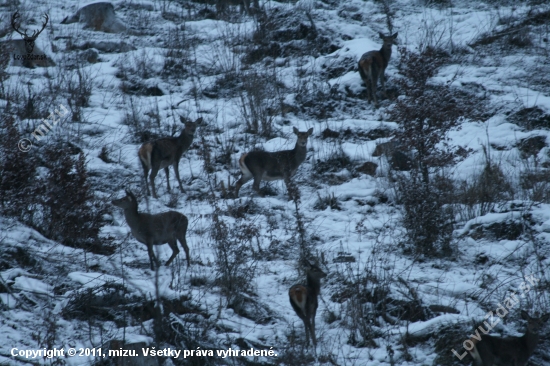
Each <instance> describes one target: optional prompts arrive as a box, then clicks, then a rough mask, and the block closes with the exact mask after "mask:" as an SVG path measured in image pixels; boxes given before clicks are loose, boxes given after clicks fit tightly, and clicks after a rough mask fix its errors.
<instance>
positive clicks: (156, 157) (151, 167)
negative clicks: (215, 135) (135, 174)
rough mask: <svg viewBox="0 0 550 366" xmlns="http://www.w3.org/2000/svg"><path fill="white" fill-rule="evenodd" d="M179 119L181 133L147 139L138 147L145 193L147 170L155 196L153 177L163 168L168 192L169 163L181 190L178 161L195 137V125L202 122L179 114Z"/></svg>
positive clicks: (154, 195) (148, 193)
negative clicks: (187, 118)
mask: <svg viewBox="0 0 550 366" xmlns="http://www.w3.org/2000/svg"><path fill="white" fill-rule="evenodd" d="M180 121H181V123H183V124H184V125H185V128H184V129H183V131H181V134H180V135H179V136H178V137H165V138H160V139H157V140H154V141H149V142H146V143H144V144H143V145H141V147H140V148H139V151H138V156H139V160H140V162H141V166H142V168H143V175H144V176H145V186H146V187H147V195H151V193H150V192H149V185H148V183H147V175H148V173H149V171H151V176H150V181H151V188H152V190H153V197H155V198H157V191H156V189H155V178H156V176H157V174H158V171H159V170H160V169H163V168H164V173H166V185H167V187H168V192H170V175H169V172H168V167H169V166H170V165H172V166H173V167H174V172H175V173H176V179H177V180H178V183H179V187H180V190H181V191H182V192H183V186H182V185H181V179H180V172H179V162H180V159H181V156H182V155H183V153H184V152H186V151H187V150H188V149H189V147H190V146H191V143H193V137H195V131H196V130H197V125H199V124H201V123H202V118H199V119H197V120H196V121H195V122H191V121H186V120H185V119H184V118H183V117H181V116H180Z"/></svg>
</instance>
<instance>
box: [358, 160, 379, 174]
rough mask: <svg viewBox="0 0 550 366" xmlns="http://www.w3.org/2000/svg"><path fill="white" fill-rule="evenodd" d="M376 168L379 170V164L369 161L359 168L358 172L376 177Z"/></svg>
mask: <svg viewBox="0 0 550 366" xmlns="http://www.w3.org/2000/svg"><path fill="white" fill-rule="evenodd" d="M376 168H378V164H376V163H373V162H372V161H367V162H366V163H364V164H363V165H361V166H360V167H359V168H357V171H358V172H361V173H365V174H368V175H370V176H371V177H374V176H375V175H376Z"/></svg>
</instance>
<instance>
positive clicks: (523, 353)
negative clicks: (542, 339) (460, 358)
mask: <svg viewBox="0 0 550 366" xmlns="http://www.w3.org/2000/svg"><path fill="white" fill-rule="evenodd" d="M521 317H522V318H523V319H525V320H527V329H526V330H525V334H524V335H523V336H521V337H508V338H500V337H494V336H490V335H481V340H479V338H470V340H471V341H472V342H473V343H474V348H473V350H469V351H468V352H470V354H471V355H472V357H473V358H474V361H475V363H476V365H477V366H493V365H513V366H525V365H527V360H528V359H529V357H531V355H532V354H533V352H534V351H535V348H536V346H537V343H538V342H539V331H540V330H541V329H542V326H543V325H544V323H545V322H546V321H548V318H549V317H550V314H546V315H543V316H541V317H540V318H531V317H530V316H529V314H527V312H526V311H525V310H522V311H521Z"/></svg>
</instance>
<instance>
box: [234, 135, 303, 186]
mask: <svg viewBox="0 0 550 366" xmlns="http://www.w3.org/2000/svg"><path fill="white" fill-rule="evenodd" d="M293 131H294V134H296V135H297V136H298V140H296V145H295V146H294V149H292V150H283V151H275V152H268V151H251V152H249V153H246V154H243V156H241V158H240V159H239V166H240V168H241V171H242V175H241V178H240V179H239V180H238V181H237V183H235V197H238V196H239V190H240V189H241V186H242V185H243V184H245V183H246V182H248V181H249V180H250V179H252V178H254V184H253V185H252V188H254V190H255V191H256V192H258V194H259V195H260V196H263V194H262V193H261V192H260V182H261V181H262V180H265V181H273V180H280V179H284V181H285V183H288V182H289V181H290V177H291V176H292V175H293V174H294V173H295V172H296V170H297V169H298V167H299V166H300V164H302V163H303V162H304V160H305V159H306V153H307V139H308V137H309V136H311V134H312V133H313V128H310V129H309V130H307V131H306V132H300V131H298V129H297V128H296V127H294V128H293Z"/></svg>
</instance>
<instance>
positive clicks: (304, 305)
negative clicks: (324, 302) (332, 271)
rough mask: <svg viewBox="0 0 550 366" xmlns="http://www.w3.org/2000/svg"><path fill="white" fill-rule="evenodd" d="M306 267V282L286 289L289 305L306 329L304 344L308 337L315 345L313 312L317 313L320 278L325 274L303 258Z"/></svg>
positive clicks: (307, 341)
mask: <svg viewBox="0 0 550 366" xmlns="http://www.w3.org/2000/svg"><path fill="white" fill-rule="evenodd" d="M304 267H305V269H306V276H307V284H306V285H305V286H304V285H294V286H292V287H291V288H290V290H288V297H289V299H290V305H292V308H293V309H294V311H295V312H296V315H298V317H299V318H300V319H302V321H303V322H304V327H305V329H306V344H308V345H309V337H310V334H311V338H312V340H313V346H316V345H317V338H316V337H315V314H316V313H317V306H318V301H317V298H318V297H319V294H320V293H321V278H325V277H326V276H327V274H326V273H325V272H323V271H322V270H321V269H320V268H319V267H318V266H316V265H313V264H311V263H309V262H308V261H307V260H304Z"/></svg>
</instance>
